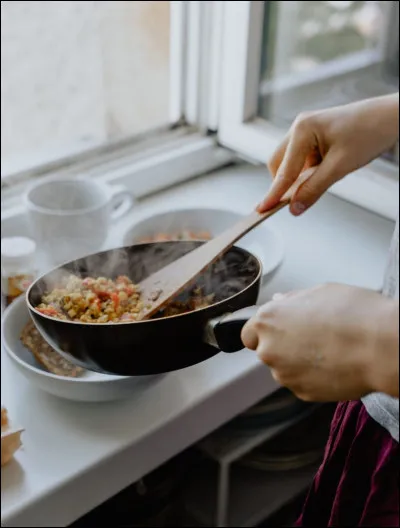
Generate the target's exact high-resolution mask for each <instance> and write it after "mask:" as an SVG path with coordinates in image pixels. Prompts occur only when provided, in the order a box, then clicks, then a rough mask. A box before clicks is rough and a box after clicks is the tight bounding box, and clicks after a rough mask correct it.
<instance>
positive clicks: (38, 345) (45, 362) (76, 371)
mask: <svg viewBox="0 0 400 528" xmlns="http://www.w3.org/2000/svg"><path fill="white" fill-rule="evenodd" d="M21 341H22V344H23V345H24V346H25V347H26V348H27V349H28V350H29V351H30V352H31V353H32V355H33V357H34V358H35V359H36V361H37V362H38V363H39V364H40V365H41V366H42V367H44V368H45V369H46V370H47V371H48V372H50V373H51V374H55V375H56V376H65V377H68V378H77V377H78V376H81V375H82V374H83V373H84V369H82V368H81V367H77V366H75V365H73V364H72V363H70V362H69V361H67V360H66V359H64V358H63V357H62V356H61V355H60V354H59V353H58V352H56V351H55V350H54V348H53V347H51V346H50V345H49V344H48V343H47V341H45V339H44V338H43V337H42V336H41V334H40V332H39V331H38V329H37V328H36V326H35V325H34V323H33V322H32V321H29V323H27V324H26V325H25V326H24V328H23V330H22V333H21Z"/></svg>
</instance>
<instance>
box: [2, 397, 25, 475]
mask: <svg viewBox="0 0 400 528" xmlns="http://www.w3.org/2000/svg"><path fill="white" fill-rule="evenodd" d="M22 432H23V430H22V429H11V428H10V422H9V420H8V413H7V410H6V409H5V408H4V407H2V408H1V467H3V466H5V465H6V464H8V462H10V460H11V459H12V458H13V456H14V453H15V452H16V451H17V450H18V449H19V448H20V447H21V446H22V442H21V433H22Z"/></svg>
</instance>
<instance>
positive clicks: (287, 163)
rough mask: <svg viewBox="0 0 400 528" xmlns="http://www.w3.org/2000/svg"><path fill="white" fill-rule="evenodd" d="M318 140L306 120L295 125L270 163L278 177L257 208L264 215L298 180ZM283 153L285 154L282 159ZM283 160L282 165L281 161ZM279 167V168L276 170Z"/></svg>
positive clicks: (272, 170) (301, 120)
mask: <svg viewBox="0 0 400 528" xmlns="http://www.w3.org/2000/svg"><path fill="white" fill-rule="evenodd" d="M315 148H316V139H315V136H314V134H313V133H312V132H311V129H310V128H309V126H308V125H307V122H306V120H303V119H300V120H298V121H296V123H295V124H294V127H293V130H292V132H291V135H290V139H289V140H288V141H286V142H284V143H283V144H282V145H281V146H280V147H279V148H278V150H277V152H276V154H274V156H273V158H272V161H271V162H270V166H271V172H272V174H273V173H274V171H275V170H276V177H275V179H274V181H273V183H272V186H271V188H270V190H269V192H268V194H267V196H266V197H265V199H264V200H263V201H262V202H261V203H260V204H259V206H258V207H257V210H258V212H260V213H263V212H265V211H267V210H268V209H270V208H271V207H274V206H275V205H276V204H277V203H278V202H279V201H280V200H281V199H282V197H283V195H284V194H285V193H286V192H287V191H288V190H289V189H290V187H291V186H292V184H293V183H294V182H295V181H296V180H297V178H298V176H299V174H300V173H301V172H302V170H303V167H304V166H305V165H306V161H307V157H308V155H309V154H310V153H312V152H314V151H315ZM282 152H284V154H283V157H282ZM281 158H282V161H281V163H280V165H279V166H278V162H279V160H280V159H281ZM277 166H278V168H276V167H277Z"/></svg>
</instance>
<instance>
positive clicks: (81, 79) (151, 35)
mask: <svg viewBox="0 0 400 528" xmlns="http://www.w3.org/2000/svg"><path fill="white" fill-rule="evenodd" d="M169 42H170V6H169V2H164V1H159V2H152V1H151V2H129V1H112V2H111V1H106V2H99V1H83V2H71V1H70V2H68V1H67V2H65V1H64V2H44V1H34V2H20V1H9V2H7V1H6V2H2V3H1V50H2V51H1V75H2V84H1V103H2V104H1V106H2V108H1V127H2V135H1V150H2V163H3V170H4V171H5V172H8V171H10V170H12V169H13V168H14V167H15V168H18V169H21V168H26V167H27V166H29V165H31V164H32V163H38V162H39V163H42V162H47V161H49V160H51V159H52V158H53V159H54V158H55V157H59V156H64V155H67V154H73V153H76V152H79V151H82V150H84V149H85V148H86V149H87V148H88V147H94V146H99V145H104V144H106V143H110V142H115V141H118V140H121V139H125V138H127V137H129V136H134V135H137V134H140V133H144V132H148V131H149V130H152V129H155V128H157V127H161V126H165V125H168V124H170V115H169V71H170V45H169Z"/></svg>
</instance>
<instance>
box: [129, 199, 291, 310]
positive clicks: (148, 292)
mask: <svg viewBox="0 0 400 528" xmlns="http://www.w3.org/2000/svg"><path fill="white" fill-rule="evenodd" d="M289 202H290V199H284V200H283V201H281V202H280V203H279V204H278V205H277V206H275V207H274V208H273V209H270V210H269V211H267V212H266V213H264V214H259V213H257V212H255V211H254V212H253V213H251V214H249V215H248V216H246V217H244V218H242V219H241V220H239V222H237V223H236V224H235V225H234V226H232V227H230V228H229V229H227V230H225V231H224V232H223V233H221V234H220V235H218V236H217V237H216V238H214V239H212V240H210V241H209V242H207V243H206V244H204V245H202V246H200V247H198V248H196V249H194V250H193V251H191V252H190V253H187V254H186V255H184V256H183V257H181V258H180V259H178V260H176V261H174V262H172V263H171V264H168V265H167V266H165V267H164V268H162V269H161V270H159V271H157V272H156V273H153V274H152V275H150V276H149V277H148V278H147V279H145V280H144V281H142V282H141V283H140V284H139V288H140V291H141V299H142V300H143V302H144V308H143V310H142V312H141V314H140V319H141V320H143V319H148V318H149V317H151V316H152V315H154V314H155V313H157V312H158V311H159V310H160V309H161V308H163V307H164V306H165V305H166V304H168V302H169V301H170V300H172V299H173V298H174V297H176V296H177V295H179V293H181V292H182V291H183V290H184V289H185V288H186V286H188V284H190V283H191V282H192V281H193V280H194V279H195V278H196V277H197V276H198V275H199V274H200V273H202V272H203V271H204V270H205V269H206V268H207V267H208V266H210V265H211V264H213V263H214V262H215V261H216V260H218V258H219V257H220V256H221V255H223V254H224V253H225V252H226V251H227V250H228V249H230V248H231V247H232V246H233V245H234V243H235V242H237V240H239V239H240V238H242V237H243V236H244V235H246V234H247V233H248V232H249V231H251V230H252V229H253V228H254V227H256V226H257V225H258V224H260V223H261V222H264V220H266V219H267V218H269V217H271V216H272V215H273V214H275V213H277V212H278V211H280V210H281V209H282V208H283V207H285V206H286V205H288V204H289Z"/></svg>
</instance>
